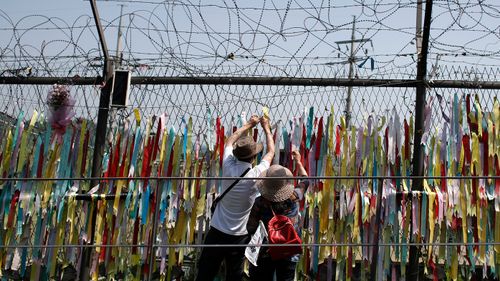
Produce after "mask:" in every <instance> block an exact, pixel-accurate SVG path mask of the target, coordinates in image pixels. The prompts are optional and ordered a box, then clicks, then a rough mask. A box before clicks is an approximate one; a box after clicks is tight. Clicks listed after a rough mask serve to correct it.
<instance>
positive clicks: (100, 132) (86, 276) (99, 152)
mask: <svg viewBox="0 0 500 281" xmlns="http://www.w3.org/2000/svg"><path fill="white" fill-rule="evenodd" d="M89 2H90V6H91V8H92V14H93V16H94V21H95V25H96V28H97V33H98V35H99V41H100V43H101V48H102V52H103V56H104V67H103V71H102V73H103V81H104V82H105V85H104V87H103V88H102V89H101V97H100V99H99V111H98V114H97V125H96V136H95V141H94V154H93V157H92V177H99V176H100V175H101V173H102V158H103V155H104V147H105V144H106V129H107V123H108V113H109V104H110V93H111V83H110V81H111V76H112V73H113V63H112V61H111V60H110V59H109V53H108V47H107V45H106V39H105V37H104V30H103V29H102V25H101V20H100V18H99V11H98V10H97V5H96V1H95V0H89ZM98 183H99V181H98V180H92V181H91V183H90V186H91V187H93V186H96V185H97V184H98ZM91 204H96V203H95V202H94V201H91V202H89V205H91ZM94 207H95V206H94ZM90 210H93V212H92V213H91V214H90V216H91V220H90V241H89V243H90V244H91V245H92V244H94V238H95V221H96V218H97V212H96V208H90ZM92 251H93V249H92V248H85V250H84V251H83V253H82V266H81V271H80V279H81V280H83V281H86V280H90V263H91V259H92Z"/></svg>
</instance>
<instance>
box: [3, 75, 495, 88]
mask: <svg viewBox="0 0 500 281" xmlns="http://www.w3.org/2000/svg"><path fill="white" fill-rule="evenodd" d="M102 83H103V79H102V77H100V76H97V77H77V76H75V77H0V84H4V85H53V84H71V85H99V84H102ZM130 83H131V84H132V85H199V84H203V85H260V86H262V85H266V86H322V87H327V86H332V87H349V86H352V87H397V88H400V87H401V88H413V87H416V86H418V85H422V84H423V85H425V86H427V87H429V88H459V89H493V90H498V89H500V81H468V80H426V81H423V82H422V81H418V80H415V79H348V78H307V77H218V76H212V77H189V76H176V77H150V76H135V77H132V78H131V82H130Z"/></svg>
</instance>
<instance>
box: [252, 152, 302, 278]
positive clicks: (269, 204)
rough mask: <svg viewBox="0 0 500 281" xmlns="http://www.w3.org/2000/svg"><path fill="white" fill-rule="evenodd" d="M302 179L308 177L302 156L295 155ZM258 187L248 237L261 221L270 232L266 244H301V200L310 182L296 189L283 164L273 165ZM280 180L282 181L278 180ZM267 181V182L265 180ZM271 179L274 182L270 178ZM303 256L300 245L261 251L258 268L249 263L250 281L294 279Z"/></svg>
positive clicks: (291, 175) (262, 249) (275, 247)
mask: <svg viewBox="0 0 500 281" xmlns="http://www.w3.org/2000/svg"><path fill="white" fill-rule="evenodd" d="M292 158H293V159H294V161H295V162H296V167H297V168H298V175H299V176H307V173H306V171H305V169H304V167H303V166H302V163H301V161H300V154H299V153H298V152H297V151H293V152H292ZM261 176H263V177H264V178H263V179H262V180H260V181H258V183H257V185H258V188H259V192H260V194H261V196H260V197H257V198H256V199H255V202H254V205H253V207H252V210H251V212H250V217H249V220H248V223H247V229H248V232H249V234H253V233H254V232H255V231H256V229H257V227H258V225H259V221H262V222H263V224H264V226H265V227H266V231H267V233H268V241H264V244H266V243H269V244H300V243H301V240H300V237H299V235H298V233H299V230H300V228H299V201H300V200H301V199H302V198H303V196H304V193H305V191H306V190H307V188H308V186H309V182H308V181H307V180H304V181H300V182H299V184H298V185H297V186H296V187H294V186H293V179H292V177H293V174H292V172H291V171H290V170H288V169H287V168H285V167H283V166H281V165H272V166H271V167H270V168H269V169H268V170H267V171H266V172H265V173H264V174H261ZM278 177H279V178H278ZM266 178H268V179H266ZM271 178H272V179H271ZM301 253H302V247H301V246H269V247H262V248H261V249H260V253H259V257H258V259H257V266H255V265H252V264H250V268H249V273H250V279H251V280H258V281H267V280H273V276H274V274H276V280H277V281H288V280H294V278H295V267H296V265H297V262H298V261H299V257H300V254H301Z"/></svg>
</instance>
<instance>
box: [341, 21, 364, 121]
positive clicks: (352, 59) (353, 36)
mask: <svg viewBox="0 0 500 281" xmlns="http://www.w3.org/2000/svg"><path fill="white" fill-rule="evenodd" d="M370 41H371V39H356V16H352V33H351V40H344V41H337V42H335V43H337V45H341V44H351V50H350V55H349V59H348V61H349V74H348V80H349V81H352V80H353V78H354V63H355V62H356V50H355V49H354V47H355V45H354V43H364V42H370ZM351 96H352V86H348V87H347V97H346V105H345V110H344V114H345V116H346V126H347V128H349V126H350V125H351Z"/></svg>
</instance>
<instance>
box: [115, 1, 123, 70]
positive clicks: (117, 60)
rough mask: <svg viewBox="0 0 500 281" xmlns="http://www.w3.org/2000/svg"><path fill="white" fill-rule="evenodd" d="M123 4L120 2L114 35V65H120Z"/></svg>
mask: <svg viewBox="0 0 500 281" xmlns="http://www.w3.org/2000/svg"><path fill="white" fill-rule="evenodd" d="M123 6H125V5H124V4H120V21H119V23H118V34H117V36H116V62H117V63H116V67H119V66H121V65H122V59H123V58H122V35H123V34H122V17H123Z"/></svg>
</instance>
